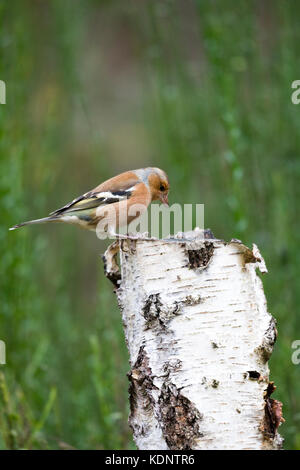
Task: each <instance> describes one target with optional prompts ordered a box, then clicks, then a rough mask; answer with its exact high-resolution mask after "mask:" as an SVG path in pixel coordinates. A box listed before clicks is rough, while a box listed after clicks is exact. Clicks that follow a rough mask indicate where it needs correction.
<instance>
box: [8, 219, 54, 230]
mask: <svg viewBox="0 0 300 470" xmlns="http://www.w3.org/2000/svg"><path fill="white" fill-rule="evenodd" d="M58 220H59V219H58V218H57V217H52V216H50V217H44V218H43V219H35V220H28V221H27V222H22V223H21V224H17V225H14V226H13V227H10V229H9V230H16V228H20V227H24V225H32V224H44V223H46V222H57V221H58Z"/></svg>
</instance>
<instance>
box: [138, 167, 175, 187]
mask: <svg viewBox="0 0 300 470" xmlns="http://www.w3.org/2000/svg"><path fill="white" fill-rule="evenodd" d="M153 172H154V173H156V174H157V175H158V176H159V177H160V178H161V179H165V180H166V181H168V177H167V175H166V173H165V172H164V171H163V170H161V169H160V168H155V167H147V168H140V169H139V170H135V171H134V173H135V174H136V175H137V177H138V178H139V179H140V180H141V181H142V182H143V183H145V184H146V185H147V186H148V185H149V181H148V178H149V175H150V174H152V173H153Z"/></svg>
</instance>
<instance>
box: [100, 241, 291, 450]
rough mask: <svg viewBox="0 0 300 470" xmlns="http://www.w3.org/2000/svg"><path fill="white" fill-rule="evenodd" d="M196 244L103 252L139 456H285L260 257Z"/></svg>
mask: <svg viewBox="0 0 300 470" xmlns="http://www.w3.org/2000/svg"><path fill="white" fill-rule="evenodd" d="M191 236H193V237H194V238H193V241H186V240H180V239H178V240H177V241H174V242H173V243H172V242H167V241H164V240H155V241H143V240H138V241H131V240H123V241H122V242H120V265H121V270H120V272H119V268H118V266H117V264H116V262H115V261H116V253H117V250H118V248H119V246H118V243H114V244H113V245H112V246H111V247H110V248H109V249H108V250H107V252H106V253H105V255H104V260H105V267H106V274H107V276H108V277H109V278H110V279H111V280H112V281H113V282H114V284H115V285H116V294H117V298H118V302H119V306H120V310H121V313H122V319H123V324H124V331H125V337H126V341H127V346H128V350H129V355H130V367H131V370H130V372H129V374H128V377H129V381H130V387H129V393H130V408H131V412H130V417H129V423H130V426H131V427H132V430H133V434H134V439H135V442H136V444H137V447H138V448H139V449H152V450H162V449H173V450H186V449H279V448H280V447H281V444H282V438H281V437H280V435H279V434H278V431H277V429H278V426H279V424H280V422H281V421H283V418H282V414H281V403H280V402H278V401H277V400H273V399H272V398H270V395H271V393H272V392H273V391H274V389H275V387H274V385H273V383H272V382H271V383H270V382H269V368H268V359H269V357H270V355H271V353H272V350H273V345H274V343H275V340H276V335H277V331H276V326H275V320H274V319H273V317H272V316H271V315H270V314H269V313H268V311H267V306H266V299H265V295H264V291H263V287H262V282H261V280H260V278H259V276H258V274H257V272H256V270H257V269H259V270H260V271H261V272H266V271H267V270H266V266H265V263H264V260H263V258H262V256H261V255H260V253H259V250H258V248H257V247H256V246H255V245H254V246H253V249H252V250H250V249H249V248H247V247H246V246H244V245H243V244H242V243H241V242H240V241H238V240H232V241H231V242H229V243H226V242H224V241H221V240H217V239H214V238H211V239H203V233H202V234H201V233H200V232H191V233H189V234H186V237H187V238H189V239H190V238H191Z"/></svg>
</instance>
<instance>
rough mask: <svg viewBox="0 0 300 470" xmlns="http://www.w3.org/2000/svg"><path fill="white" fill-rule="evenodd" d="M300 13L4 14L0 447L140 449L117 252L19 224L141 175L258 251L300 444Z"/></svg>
mask: <svg viewBox="0 0 300 470" xmlns="http://www.w3.org/2000/svg"><path fill="white" fill-rule="evenodd" d="M299 13H300V5H298V4H297V3H295V2H293V1H292V0H288V1H285V2H281V1H279V0H274V1H272V2H270V1H266V0H264V1H259V2H250V1H247V0H241V1H240V2H238V3H237V2H234V1H233V0H226V2H224V1H221V0H217V1H206V2H204V1H200V0H199V1H196V0H194V1H193V0H188V1H186V2H180V1H171V0H168V1H165V0H163V1H158V0H154V1H152V2H146V1H139V2H138V1H131V2H121V0H113V1H110V2H107V1H100V0H98V1H97V0H84V1H83V0H72V1H71V0H65V1H64V2H61V1H58V0H53V1H51V2H42V1H38V0H22V1H21V0H12V1H11V2H1V3H0V18H1V24H2V29H1V35H0V48H1V49H0V50H1V63H0V79H2V80H4V81H5V82H6V87H7V104H6V105H0V204H1V211H0V217H1V227H0V239H1V245H0V256H1V262H0V300H1V302H0V339H2V340H4V341H5V342H6V347H7V364H6V365H2V366H0V368H1V369H0V372H1V375H0V402H1V407H0V448H50V449H53V448H73V447H75V448H78V449H86V448H103V449H127V448H134V444H133V443H132V438H131V432H130V430H129V428H128V425H127V415H128V404H127V388H128V384H127V378H126V372H127V370H128V357H127V350H126V345H125V340H124V336H123V331H122V324H121V319H120V313H119V311H118V308H117V304H116V300H115V298H114V294H113V292H112V287H111V285H110V284H109V283H108V281H107V280H106V279H105V278H104V276H103V274H102V262H101V259H100V254H101V252H103V251H104V249H105V246H106V244H105V243H103V242H100V241H99V240H97V239H96V237H95V236H94V235H93V234H91V233H88V232H84V231H80V230H77V229H75V228H73V227H67V226H66V227H60V226H59V227H52V226H49V227H47V226H42V227H32V228H28V229H27V228H26V229H24V230H20V231H16V232H10V233H9V232H8V230H7V229H8V227H10V226H11V225H13V224H15V223H17V222H20V221H22V220H26V219H27V218H35V217H40V216H43V215H45V214H47V213H48V212H50V211H51V210H53V209H55V208H56V207H59V206H61V205H62V204H63V203H65V202H67V201H68V200H71V199H72V198H73V197H74V196H76V195H79V194H81V193H82V192H84V191H86V190H87V189H89V188H91V187H94V186H95V185H96V184H98V183H99V182H100V181H102V180H104V179H105V178H107V177H110V176H112V175H114V174H117V173H119V172H121V171H123V170H126V169H130V168H139V167H143V166H146V165H156V166H160V167H162V168H164V169H165V170H166V171H167V172H168V174H169V178H170V181H171V194H170V202H171V203H173V202H179V203H182V204H183V203H190V202H198V203H204V204H205V220H206V227H210V228H211V229H212V230H213V232H214V233H215V235H216V236H218V237H221V238H225V239H230V238H232V237H235V238H241V239H242V240H243V241H244V242H245V243H246V244H249V245H251V243H252V242H255V243H257V244H258V246H259V248H260V249H261V251H262V253H263V255H264V257H265V260H266V262H267V266H268V268H269V274H268V275H267V276H265V277H264V278H263V281H264V286H265V291H266V295H267V299H268V307H269V311H270V312H272V314H273V315H274V316H275V317H276V319H277V320H278V329H279V339H278V342H277V344H276V347H275V351H274V354H273V356H272V359H271V361H270V367H271V378H272V380H274V381H275V383H276V385H277V386H278V389H277V391H276V394H275V395H274V396H275V398H277V399H279V400H281V401H282V402H283V405H284V408H283V410H284V416H285V418H286V423H285V424H284V425H283V426H282V427H281V433H282V434H283V435H284V437H285V439H286V442H285V448H286V449H297V448H298V449H299V448H300V381H299V378H300V367H299V366H295V365H293V364H292V362H291V354H292V350H291V343H292V341H294V340H295V339H299V332H300V317H299V315H298V314H297V306H298V305H299V300H300V299H299V296H300V291H299V289H298V288H297V287H298V276H299V274H300V259H299V257H300V254H299V250H298V246H299V233H300V230H299V218H298V212H299V210H298V204H299V174H300V159H299V154H300V134H299V131H298V122H299V113H300V108H298V107H297V106H295V105H293V104H292V103H291V99H290V96H291V83H292V81H294V80H295V79H298V78H299V76H298V70H299V65H300V64H299V61H300V57H299V54H297V44H298V41H299V35H300V31H299V27H298V20H297V18H298V16H299Z"/></svg>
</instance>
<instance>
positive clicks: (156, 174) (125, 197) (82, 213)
mask: <svg viewBox="0 0 300 470" xmlns="http://www.w3.org/2000/svg"><path fill="white" fill-rule="evenodd" d="M168 192H169V181H168V177H167V175H166V173H165V172H164V171H163V170H160V169H159V168H141V169H139V170H132V171H126V172H125V173H121V174H120V175H118V176H115V177H113V178H110V179H109V180H107V181H105V182H104V183H102V184H100V185H99V186H97V187H96V188H94V189H93V190H91V191H88V192H87V193H85V194H83V195H82V196H79V197H77V198H76V199H73V201H72V202H70V203H69V204H66V205H65V206H63V207H61V208H60V209H57V210H56V211H54V212H51V213H50V215H49V216H48V217H45V218H43V219H36V220H29V221H28V222H23V223H21V224H18V225H15V226H14V227H11V228H10V229H9V230H15V229H16V228H19V227H23V226H24V225H30V224H40V223H45V222H65V223H68V224H75V225H79V226H80V227H83V228H85V229H88V230H96V229H97V231H98V230H100V231H103V232H108V234H109V235H111V236H118V237H120V235H117V234H116V229H118V228H119V227H123V226H125V225H128V224H129V223H130V222H132V221H133V220H134V219H136V218H137V217H139V216H140V215H141V214H142V213H143V212H144V211H145V210H146V209H147V207H148V206H149V204H150V203H151V202H152V201H155V200H160V201H161V202H162V203H163V204H165V205H169V203H168ZM101 225H102V226H101ZM99 227H100V229H99Z"/></svg>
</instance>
